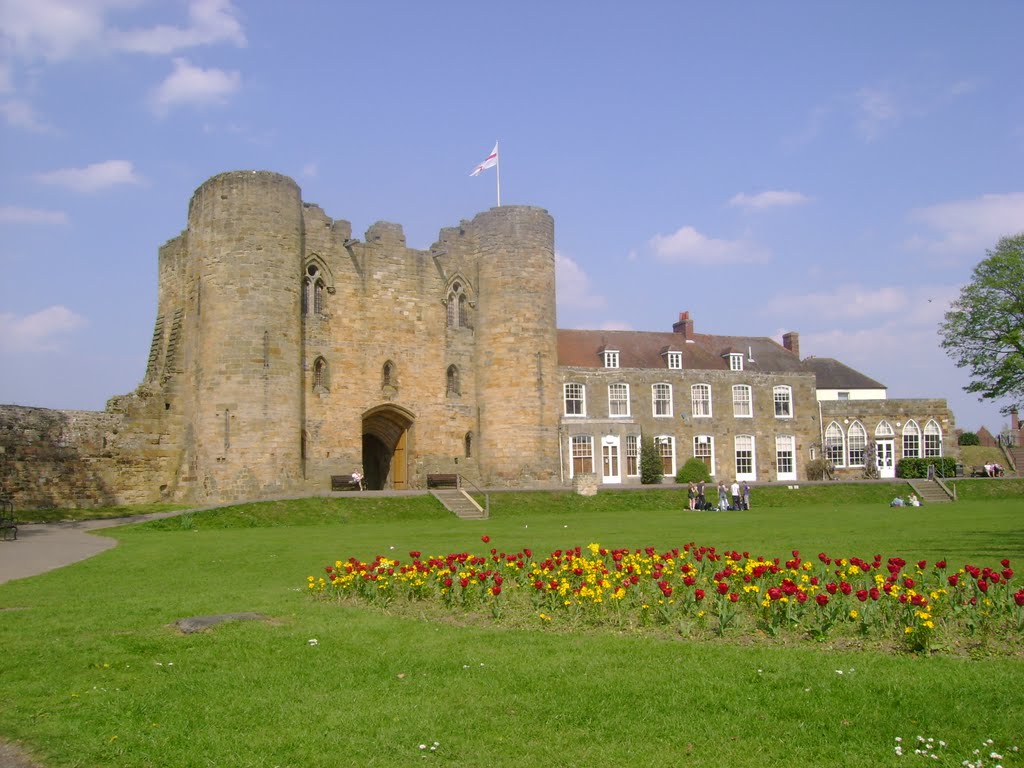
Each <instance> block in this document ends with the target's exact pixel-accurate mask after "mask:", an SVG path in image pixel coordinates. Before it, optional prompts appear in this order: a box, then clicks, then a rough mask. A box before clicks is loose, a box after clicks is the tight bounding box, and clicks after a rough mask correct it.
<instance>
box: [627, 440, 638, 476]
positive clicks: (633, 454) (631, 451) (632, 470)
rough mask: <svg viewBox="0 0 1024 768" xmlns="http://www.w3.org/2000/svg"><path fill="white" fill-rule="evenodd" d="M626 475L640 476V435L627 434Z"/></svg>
mask: <svg viewBox="0 0 1024 768" xmlns="http://www.w3.org/2000/svg"><path fill="white" fill-rule="evenodd" d="M624 458H625V459H626V477H640V435H626V448H625V457H624Z"/></svg>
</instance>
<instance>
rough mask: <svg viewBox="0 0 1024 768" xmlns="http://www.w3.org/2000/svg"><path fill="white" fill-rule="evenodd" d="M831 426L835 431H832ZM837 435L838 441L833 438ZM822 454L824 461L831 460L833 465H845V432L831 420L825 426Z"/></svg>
mask: <svg viewBox="0 0 1024 768" xmlns="http://www.w3.org/2000/svg"><path fill="white" fill-rule="evenodd" d="M833 427H834V428H835V431H833ZM830 432H831V433H832V434H831V435H830V434H829V433H830ZM837 435H838V437H839V442H836V441H835V439H834V438H835V437H836V436H837ZM830 438H831V439H830ZM822 455H823V456H824V457H825V460H826V461H831V462H832V466H834V467H845V466H846V433H845V432H844V431H843V428H842V427H841V426H839V423H838V422H835V421H833V422H832V423H831V424H829V425H828V426H827V427H826V428H825V445H824V446H823V447H822Z"/></svg>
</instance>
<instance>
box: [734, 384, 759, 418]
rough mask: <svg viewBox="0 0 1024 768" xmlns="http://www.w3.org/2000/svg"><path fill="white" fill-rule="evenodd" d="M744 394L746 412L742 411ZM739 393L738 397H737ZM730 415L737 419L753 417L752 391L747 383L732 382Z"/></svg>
mask: <svg viewBox="0 0 1024 768" xmlns="http://www.w3.org/2000/svg"><path fill="white" fill-rule="evenodd" d="M744 393H745V394H746V400H745V402H746V411H747V412H746V413H743V412H742V411H743V404H744V398H743V397H742V395H743V394H744ZM737 395H740V397H737ZM732 415H733V416H735V417H736V418H737V419H752V418H753V417H754V392H753V390H751V388H750V385H749V384H733V387H732Z"/></svg>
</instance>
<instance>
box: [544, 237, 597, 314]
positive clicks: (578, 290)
mask: <svg viewBox="0 0 1024 768" xmlns="http://www.w3.org/2000/svg"><path fill="white" fill-rule="evenodd" d="M555 284H556V286H557V295H558V303H559V304H561V305H562V306H564V307H566V308H571V309H601V308H602V307H605V306H607V304H608V301H607V300H606V299H605V297H604V296H600V295H598V294H596V293H594V289H593V286H591V285H590V278H589V277H587V274H586V273H585V272H584V271H583V270H582V269H581V268H580V265H579V264H577V263H576V262H575V261H573V260H572V259H570V258H569V257H568V256H563V255H562V254H561V253H559V252H557V251H555Z"/></svg>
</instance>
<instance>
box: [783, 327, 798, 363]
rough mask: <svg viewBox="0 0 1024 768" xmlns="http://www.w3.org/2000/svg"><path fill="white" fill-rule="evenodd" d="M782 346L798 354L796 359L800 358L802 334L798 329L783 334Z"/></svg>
mask: <svg viewBox="0 0 1024 768" xmlns="http://www.w3.org/2000/svg"><path fill="white" fill-rule="evenodd" d="M782 346H784V347H785V348H786V349H788V350H789V351H790V352H792V353H793V354H794V355H796V359H797V360H799V359H800V334H799V333H797V332H796V331H790V332H789V333H784V334H782Z"/></svg>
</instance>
